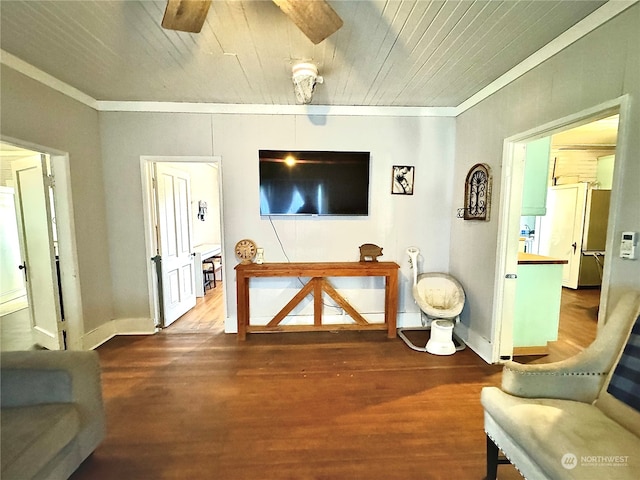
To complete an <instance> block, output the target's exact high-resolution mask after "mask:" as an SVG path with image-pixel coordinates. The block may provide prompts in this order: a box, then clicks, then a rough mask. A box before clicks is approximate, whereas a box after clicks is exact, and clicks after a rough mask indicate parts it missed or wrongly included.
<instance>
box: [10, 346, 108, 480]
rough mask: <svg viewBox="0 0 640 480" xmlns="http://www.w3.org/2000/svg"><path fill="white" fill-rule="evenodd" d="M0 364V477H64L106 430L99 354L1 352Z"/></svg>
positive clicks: (74, 468) (79, 462) (17, 479)
mask: <svg viewBox="0 0 640 480" xmlns="http://www.w3.org/2000/svg"><path fill="white" fill-rule="evenodd" d="M0 367H1V369H2V370H1V372H0V380H1V383H2V384H1V387H0V388H1V390H0V397H1V405H2V409H1V410H2V418H1V439H0V441H1V443H0V447H1V452H0V455H1V457H0V462H1V464H2V470H1V473H0V478H2V480H12V479H16V480H28V479H66V478H68V477H69V476H70V475H71V474H72V473H73V472H74V471H75V470H76V469H77V468H78V466H79V465H80V464H81V463H82V461H83V460H84V459H86V458H87V457H88V456H89V455H90V454H91V453H92V452H93V451H94V449H95V448H96V447H97V446H98V444H99V443H100V442H101V441H102V439H103V438H104V436H105V415H104V406H103V402H102V385H101V380H100V364H99V362H98V354H97V353H96V352H93V351H92V352H72V351H61V352H51V351H29V352H3V353H2V354H1V356H0Z"/></svg>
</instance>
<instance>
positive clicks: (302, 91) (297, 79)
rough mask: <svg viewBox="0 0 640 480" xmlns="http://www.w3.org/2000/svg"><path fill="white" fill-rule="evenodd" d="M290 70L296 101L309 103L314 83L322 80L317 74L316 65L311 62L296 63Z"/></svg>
mask: <svg viewBox="0 0 640 480" xmlns="http://www.w3.org/2000/svg"><path fill="white" fill-rule="evenodd" d="M292 72H293V76H292V77H291V79H292V80H293V91H294V92H295V93H296V101H297V102H298V103H301V104H304V105H306V104H308V103H311V98H312V97H313V90H314V89H315V87H316V84H317V83H322V82H323V78H322V77H321V76H319V75H318V67H316V66H315V65H314V64H313V63H298V64H296V65H294V66H293V68H292Z"/></svg>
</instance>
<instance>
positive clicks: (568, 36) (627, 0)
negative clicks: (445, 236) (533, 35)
mask: <svg viewBox="0 0 640 480" xmlns="http://www.w3.org/2000/svg"><path fill="white" fill-rule="evenodd" d="M639 1H640V0H609V1H608V2H607V3H605V4H604V5H603V6H602V7H600V8H598V9H597V10H596V11H594V12H593V13H592V14H590V15H589V16H587V17H585V18H584V19H583V20H581V21H580V22H578V23H577V24H575V25H574V26H573V27H571V28H570V29H568V30H567V31H566V32H564V33H562V34H561V35H559V36H558V37H557V38H555V39H554V40H552V41H551V42H549V43H548V44H547V45H545V46H544V47H542V48H541V49H540V50H538V51H537V52H535V53H534V54H532V55H531V56H529V57H528V58H526V59H525V60H524V61H522V62H521V63H519V64H518V65H516V66H515V67H514V68H512V69H511V70H509V71H508V72H506V73H505V74H503V75H502V76H500V77H499V78H498V79H496V80H494V81H493V82H492V83H491V84H489V85H487V86H486V87H485V88H483V89H482V90H480V91H479V92H477V93H476V94H474V95H472V96H471V97H469V98H468V99H467V100H465V101H464V102H462V103H461V104H460V105H458V106H457V107H393V106H359V105H354V106H350V105H335V106H331V105H258V104H221V103H187V102H145V101H103V100H96V99H95V98H93V97H91V96H89V95H87V94H86V93H84V92H81V91H80V90H78V89H77V88H75V87H72V86H71V85H69V84H67V83H65V82H63V81H61V80H59V79H57V78H55V77H53V76H52V75H49V74H48V73H46V72H43V71H42V70H40V69H38V68H36V67H34V66H33V65H30V64H29V63H27V62H25V61H23V60H21V59H19V58H18V57H16V56H14V55H12V54H10V53H8V52H6V51H4V50H2V49H0V63H1V64H3V65H6V66H7V67H9V68H12V69H14V70H16V71H18V72H20V73H22V74H23V75H25V76H27V77H29V78H31V79H33V80H36V81H38V82H40V83H42V84H44V85H46V86H48V87H50V88H52V89H53V90H56V91H58V92H60V93H62V94H64V95H67V96H68V97H70V98H73V99H74V100H77V101H79V102H81V103H83V104H85V105H87V106H89V107H91V108H93V109H95V110H98V111H100V112H156V113H159V112H161V113H209V114H236V115H237V114H244V115H307V116H367V117H371V116H389V117H457V116H458V115H460V114H462V113H464V112H465V111H467V110H469V109H470V108H472V107H473V106H475V105H477V104H478V103H480V102H482V101H483V100H485V99H486V98H488V97H490V96H491V95H493V94H494V93H496V92H497V91H499V90H500V89H502V88H504V87H505V86H507V85H509V84H510V83H512V82H513V81H515V80H516V79H518V78H520V77H521V76H522V75H524V74H525V73H527V72H529V71H530V70H532V69H533V68H535V67H537V66H538V65H540V64H541V63H543V62H544V61H546V60H548V59H549V58H551V57H553V56H554V55H556V54H557V53H559V52H560V51H562V50H564V49H565V48H567V47H568V46H569V45H571V44H573V43H574V42H576V41H577V40H579V39H580V38H582V37H584V36H585V35H587V34H588V33H590V32H592V31H593V30H595V29H596V28H598V27H599V26H601V25H603V24H605V23H606V22H608V21H609V20H611V19H612V18H614V17H616V16H617V15H619V14H620V13H622V12H624V11H625V10H626V9H628V8H629V7H631V6H633V5H635V4H636V3H638V2H639Z"/></svg>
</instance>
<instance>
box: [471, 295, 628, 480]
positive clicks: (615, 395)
mask: <svg viewBox="0 0 640 480" xmlns="http://www.w3.org/2000/svg"><path fill="white" fill-rule="evenodd" d="M639 314H640V295H639V294H638V293H636V292H630V293H628V294H627V295H625V296H624V297H623V298H622V299H621V300H620V302H619V303H618V304H617V305H616V307H615V309H614V311H613V312H612V313H611V315H610V316H609V318H608V319H607V322H606V324H605V326H604V327H603V328H602V329H601V330H600V331H599V332H598V335H597V338H596V340H595V341H594V342H593V343H592V344H591V345H590V346H589V347H588V348H586V349H585V350H583V351H582V352H581V353H580V354H578V355H576V356H575V357H572V358H570V359H567V360H565V361H561V362H556V363H550V364H537V365H522V364H519V363H515V362H507V364H506V365H505V367H504V370H503V376H502V388H501V389H500V388H496V387H485V388H483V390H482V394H481V402H482V406H483V407H484V426H485V432H486V434H487V478H488V479H491V480H494V479H495V478H496V471H497V464H498V463H507V461H510V462H511V463H512V464H513V465H514V466H515V467H516V468H517V469H518V470H519V471H520V473H521V474H522V476H523V477H525V478H528V479H531V480H542V479H554V480H556V479H580V480H591V479H593V480H602V479H605V478H606V479H607V480H614V479H629V480H636V479H638V478H640V411H639V410H640V317H639V316H638V315H639ZM636 319H637V320H636ZM632 329H633V330H632ZM499 450H502V452H503V453H504V454H505V456H506V459H507V461H499V460H498V453H499Z"/></svg>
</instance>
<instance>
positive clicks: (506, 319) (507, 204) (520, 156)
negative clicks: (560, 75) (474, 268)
mask: <svg viewBox="0 0 640 480" xmlns="http://www.w3.org/2000/svg"><path fill="white" fill-rule="evenodd" d="M615 114H619V115H620V117H619V123H618V138H617V145H616V163H615V166H614V171H613V187H612V192H611V207H610V211H609V221H608V224H607V243H606V248H605V252H607V253H609V254H611V252H613V251H614V248H613V247H614V238H613V237H614V235H613V228H614V226H615V225H617V223H618V210H619V209H618V208H617V206H618V204H619V202H620V200H619V198H620V191H621V186H622V178H623V173H622V170H623V168H621V167H623V166H624V164H625V162H626V159H627V156H628V152H627V145H628V143H629V142H628V135H629V134H628V131H627V130H628V129H627V128H626V125H627V118H628V115H629V98H628V95H624V96H621V97H619V98H616V99H614V100H610V101H608V102H604V103H602V104H599V105H597V106H595V107H592V108H588V109H585V110H583V111H581V112H578V113H575V114H573V115H569V116H566V117H563V118H561V119H558V120H554V121H552V122H549V123H546V124H543V125H540V126H538V127H534V128H532V129H530V130H527V131H525V132H522V133H518V134H516V135H512V136H510V137H508V138H506V139H505V140H504V143H503V155H502V178H501V189H500V215H499V218H498V238H497V246H496V271H495V278H494V298H493V326H492V338H491V344H492V353H491V362H492V363H500V362H502V361H504V360H509V359H511V358H512V354H513V311H514V300H515V291H516V289H515V285H516V282H515V281H513V279H508V278H507V276H508V275H513V274H516V273H517V252H518V239H519V232H520V229H519V225H520V223H519V222H520V213H521V208H522V206H521V204H522V186H523V184H524V152H525V149H526V146H525V144H526V143H528V142H530V141H532V140H537V139H539V138H542V137H546V136H550V135H554V134H556V133H559V132H562V131H565V130H568V129H570V128H575V127H578V126H580V125H584V124H587V123H590V122H593V121H595V120H599V119H602V118H606V117H608V116H611V115H615ZM611 263H612V262H605V265H604V271H603V275H602V289H601V293H600V309H599V312H598V326H601V325H602V323H603V321H604V319H605V318H606V317H607V309H608V297H609V280H610V278H611Z"/></svg>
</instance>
